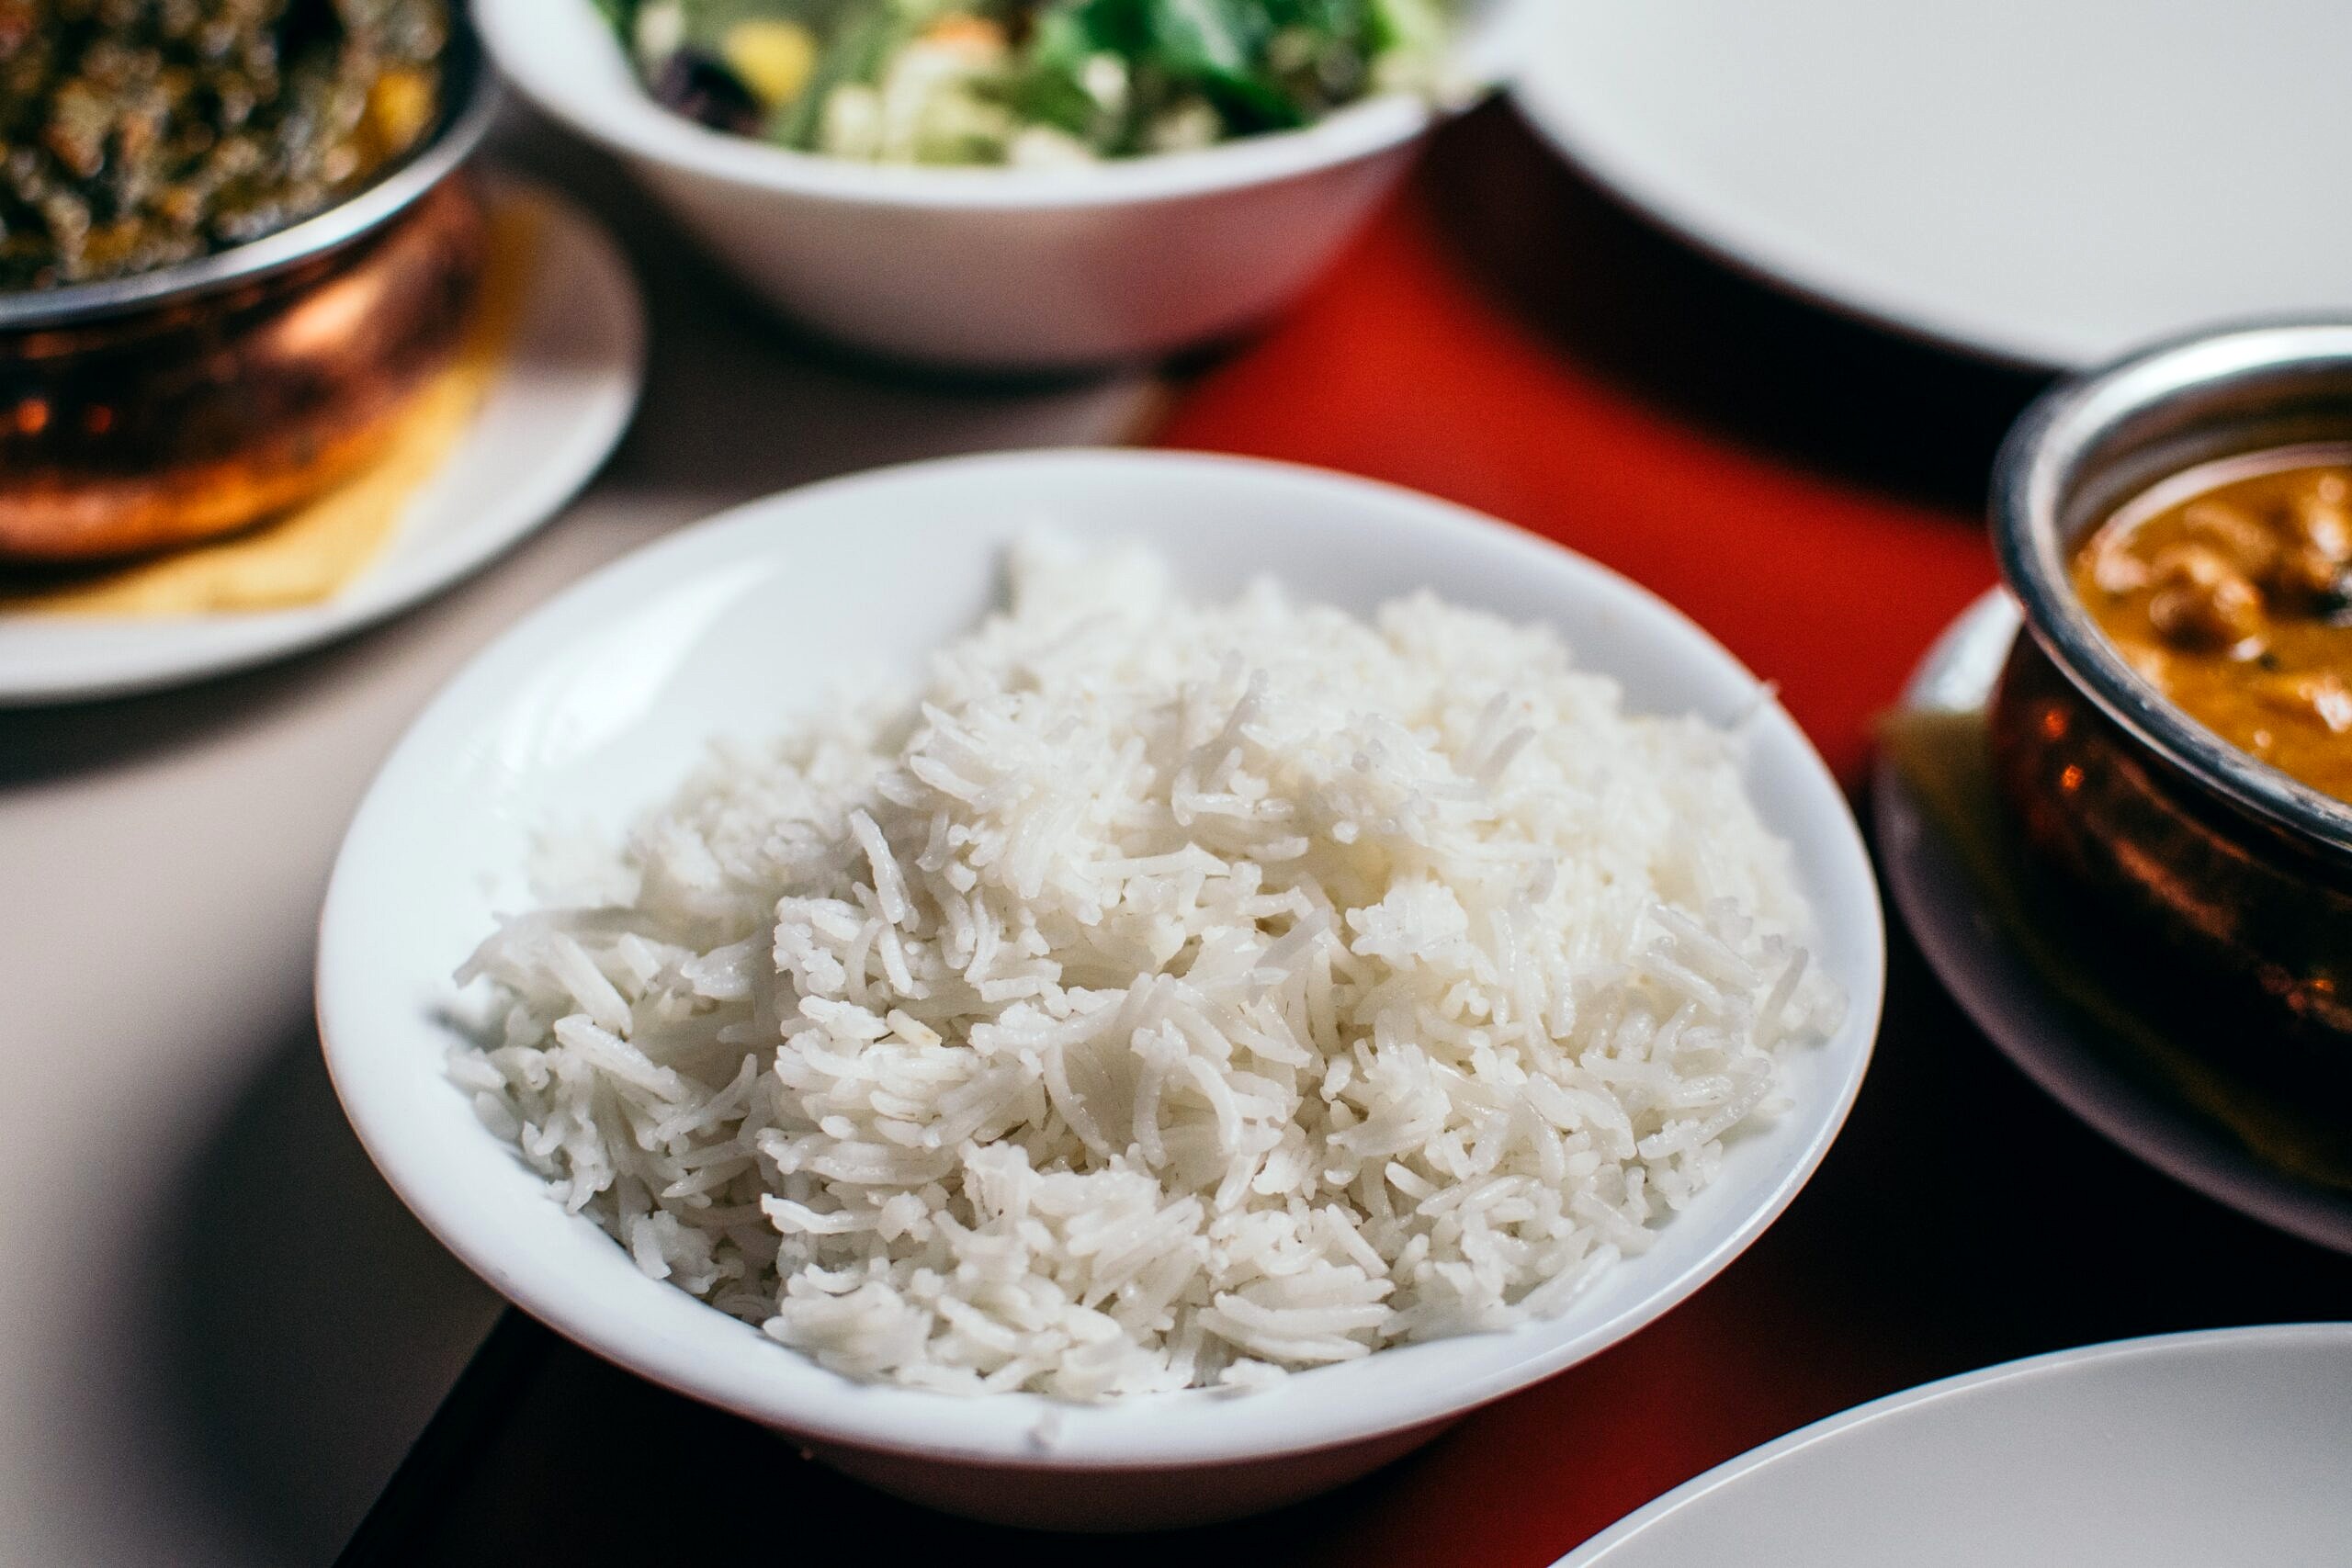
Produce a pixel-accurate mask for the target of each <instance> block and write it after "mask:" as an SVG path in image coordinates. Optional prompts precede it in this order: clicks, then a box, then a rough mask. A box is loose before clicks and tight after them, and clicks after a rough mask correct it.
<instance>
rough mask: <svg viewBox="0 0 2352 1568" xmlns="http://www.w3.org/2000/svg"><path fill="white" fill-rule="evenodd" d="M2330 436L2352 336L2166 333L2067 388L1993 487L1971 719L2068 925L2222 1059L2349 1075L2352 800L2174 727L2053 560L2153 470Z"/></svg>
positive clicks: (2176, 714) (2297, 326)
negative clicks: (1990, 578) (2062, 898)
mask: <svg viewBox="0 0 2352 1568" xmlns="http://www.w3.org/2000/svg"><path fill="white" fill-rule="evenodd" d="M2346 440H2352V322H2302V323H2280V324H2275V325H2259V326H2249V327H2245V328H2241V329H2236V330H2233V331H2227V332H2222V333H2214V334H2211V335H2207V336H2202V337H2199V338H2194V339H2189V340H2184V341H2182V342H2178V343H2175V344H2167V345H2165V346H2164V347H2161V348H2158V349H2155V350H2153V351H2151V352H2149V353H2146V354H2143V355H2139V356H2137V357H2135V358H2132V359H2129V360H2126V361H2124V362H2122V363H2121V364H2120V365H2117V366H2115V367H2112V368H2110V369H2108V370H2105V371H2102V372H2100V373H2098V374H2097V375H2094V376H2091V377H2088V378H2084V379H2082V380H2079V381H2075V382H2072V383H2069V384H2067V385H2065V386H2063V387H2061V388H2059V389H2056V390H2054V391H2052V392H2051V393H2050V394H2049V395H2047V396H2045V397H2044V398H2043V399H2042V400H2041V401H2040V402H2039V403H2037V404H2036V405H2035V406H2034V407H2033V408H2032V409H2031V410H2030V411H2028V412H2027V414H2026V415H2025V417H2024V418H2023V419H2022V420H2021V421H2020V422H2019V423H2018V427H2017V429H2016V430H2015V431H2013V432H2012V433H2011V434H2010V436H2009V439H2008V442H2007V445H2006V446H2005V447H2004V448H2003V450H2002V453H2001V457H2000V459H1999V461H1998V465H1997V467H1996V473H1995V479H1994V492H1993V528H1994V535H1995V540H1996V544H1997V546H1998V547H1999V550H2000V555H2001V565H2002V570H2003V573H2004V575H2005V576H2006V577H2007V580H2008V584H2009V587H2010V589H2011V590H2012V591H2013V592H2015V593H2016V595H2017V597H2018V601H2019V602H2020V603H2021V604H2022V605H2023V607H2024V611H2025V620H2026V629H2025V632H2024V633H2023V634H2021V635H2020V636H2019V637H2018V642H2017V646H2016V648H2015V649H2013V650H2012V652H2011V655H2010V660H2009V663H2008V667H2007V671H2005V672H2004V674H2003V677H2002V681H2001V684H2000V688H1999V690H1998V692H1997V693H1996V696H1995V699H1994V705H1993V712H1992V736H1993V750H1994V762H1995V773H1996V780H1997V782H1998V785H1999V788H2000V791H2001V794H2002V796H2003V798H2004V800H2005V801H2006V803H2007V807H2009V809H2010V811H2011V813H2012V815H2013V817H2014V818H2015V820H2016V821H2017V823H2018V825H2019V826H2020V828H2021V829H2022V830H2023V834H2024V837H2025V840H2026V842H2027V844H2028V845H2029V847H2030V850H2031V851H2032V852H2034V853H2035V855H2036V856H2037V858H2038V859H2039V860H2041V861H2042V862H2043V863H2045V865H2046V868H2047V869H2048V870H2050V871H2051V872H2052V873H2053V874H2055V875H2056V877H2057V879H2058V882H2059V884H2060V886H2061V887H2062V889H2064V891H2065V892H2066V893H2068V894H2069V895H2071V896H2074V897H2078V898H2079V900H2080V906H2081V907H2080V908H2079V909H2078V910H2076V911H2073V913H2074V914H2075V915H2077V916H2079V917H2080V918H2083V919H2091V920H2097V921H2100V922H2103V924H2104V926H2105V927H2106V928H2108V929H2109V931H2110V932H2111V934H2112V935H2113V936H2115V937H2116V938H2117V939H2118V942H2119V944H2120V945H2121V946H2123V947H2125V948H2127V949H2128V950H2131V951H2135V952H2136V953H2139V954H2141V955H2142V956H2143V963H2142V964H2141V965H2140V973H2141V974H2143V976H2146V977H2147V978H2148V979H2149V980H2151V981H2152V982H2154V988H2155V989H2156V990H2157V991H2158V992H2160V993H2161V994H2162V995H2163V996H2164V998H2165V1005H2166V1006H2167V1007H2173V1006H2176V1005H2179V1006H2185V1007H2186V1008H2187V1009H2188V1012H2187V1013H2185V1014H2183V1015H2182V1022H2183V1025H2184V1032H2193V1034H2194V1037H2195V1038H2196V1039H2199V1040H2204V1041H2210V1042H2211V1049H2212V1050H2213V1051H2215V1052H2217V1053H2222V1054H2226V1055H2229V1056H2231V1057H2232V1058H2233V1065H2238V1066H2246V1067H2249V1068H2257V1069H2267V1068H2271V1067H2276V1066H2280V1065H2286V1066H2292V1067H2296V1068H2299V1069H2300V1068H2303V1067H2309V1066H2321V1067H2324V1068H2325V1069H2326V1070H2329V1071H2332V1072H2346V1071H2352V806H2347V805H2346V803H2345V802H2342V801H2339V800H2337V799H2335V797H2333V796H2331V795H2324V794H2323V793H2321V792H2320V791H2318V790H2315V789H2312V788H2311V787H2309V786H2308V785H2305V784H2301V783H2299V782H2298V781H2296V780H2294V779H2292V778H2290V777H2289V776H2288V775H2287V774H2285V773H2280V772H2279V771H2278V770H2277V769H2275V768H2272V767H2271V766H2269V765H2268V764H2267V763H2266V762H2263V761H2258V760H2257V759H2256V758H2255V757H2253V756H2252V755H2250V754H2248V753H2246V752H2245V751H2242V750H2238V749H2237V748H2236V747H2234V746H2233V745H2231V744H2230V743H2229V742H2228V741H2226V740H2223V739H2222V738H2221V737H2219V736H2217V735H2215V734H2214V733H2213V732H2212V731H2211V730H2209V729H2207V728H2205V727H2204V726H2203V725H2201V724H2199V723H2198V722H2197V721H2196V720H2195V719H2193V718H2191V717H2189V716H2188V715H2187V714H2186V713H2184V712H2182V711H2181V710H2180V709H2179V708H2177V707H2176V706H2175V705H2173V704H2172V703H2171V702H2169V701H2168V700H2166V699H2165V696H2164V695H2163V694H2161V693H2160V692H2158V691H2157V690H2156V688H2155V687H2154V685H2152V684H2150V683H2149V682H2147V681H2145V680H2143V678H2141V677H2140V676H2139V675H2138V674H2137V673H2135V672H2134V671H2132V669H2131V666H2130V665H2129V664H2128V663H2126V662H2125V660H2123V658H2122V656H2121V655H2120V653H2119V652H2118V651H2117V649H2115V647H2114V645H2113V644H2112V643H2111V642H2109V640H2108V638H2107V637H2106V636H2105V635H2104V634H2103V633H2102V632H2101V631H2100V630H2099V628H2098V626H2097V625H2096V623H2095V622H2094V621H2093V620H2092V618H2091V615H2090V612H2089V611H2088V610H2087V609H2086V607H2085V606H2084V605H2083V604H2082V603H2081V601H2080V600H2079V599H2078V598H2077V597H2076V594H2075V588H2074V585H2073V582H2072V581H2071V580H2070V577H2069V574H2068V570H2067V569H2068V563H2069V562H2070V560H2071V559H2072V558H2073V555H2074V553H2075V547H2076V546H2077V545H2078V544H2079V542H2080V541H2081V540H2082V539H2083V538H2084V536H2086V534H2088V533H2089V532H2090V531H2091V530H2092V529H2094V528H2096V527H2097V526H2098V525H2099V524H2100V523H2102V522H2103V521H2105V520H2106V519H2107V518H2109V516H2111V515H2113V514H2114V513H2116V512H2117V511H2118V510H2119V509H2120V507H2121V506H2122V505H2123V504H2124V503H2125V502H2129V501H2130V500H2131V499H2132V498H2133V497H2135V496H2137V495H2139V494H2142V493H2143V492H2144V491H2147V490H2148V489H2149V488H2150V487H2151V486H2152V485H2154V483H2156V482H2157V481H2158V480H2160V479H2165V478H2166V477H2168V476H2170V475H2173V474H2177V473H2180V472H2182V471H2184V470H2186V469H2188V468H2193V467H2197V466H2199V465H2201V464H2203V463H2206V462H2210V461H2212V460H2214V459H2217V458H2221V457H2233V456H2238V455H2242V454H2247V453H2255V452H2263V451H2269V450H2272V449H2276V448H2282V447H2289V446H2303V445H2306V444H2311V443H2318V442H2331V441H2332V442H2344V441H2346Z"/></svg>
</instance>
